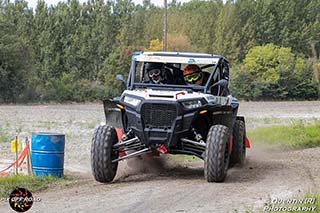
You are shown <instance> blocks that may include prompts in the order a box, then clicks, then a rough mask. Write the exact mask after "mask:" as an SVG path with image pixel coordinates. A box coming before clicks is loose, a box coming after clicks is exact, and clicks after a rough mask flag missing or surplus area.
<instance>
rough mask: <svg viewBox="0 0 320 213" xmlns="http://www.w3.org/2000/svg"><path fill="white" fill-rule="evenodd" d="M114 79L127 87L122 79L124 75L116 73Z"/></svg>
mask: <svg viewBox="0 0 320 213" xmlns="http://www.w3.org/2000/svg"><path fill="white" fill-rule="evenodd" d="M116 80H117V81H121V82H122V84H123V86H124V88H125V89H127V84H126V81H125V80H124V77H123V75H122V74H117V75H116Z"/></svg>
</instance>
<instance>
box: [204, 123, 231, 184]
mask: <svg viewBox="0 0 320 213" xmlns="http://www.w3.org/2000/svg"><path fill="white" fill-rule="evenodd" d="M229 135H230V133H229V128H228V127H226V126H223V125H214V126H212V127H211V128H210V130H209V132H208V136H207V141H206V155H205V159H204V176H205V178H206V180H207V181H208V182H223V181H224V180H225V178H226V176H227V171H228V167H229V157H230V146H229Z"/></svg>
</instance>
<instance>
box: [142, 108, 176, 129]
mask: <svg viewBox="0 0 320 213" xmlns="http://www.w3.org/2000/svg"><path fill="white" fill-rule="evenodd" d="M141 115H142V119H143V122H144V125H145V127H147V128H170V127H171V126H172V123H173V121H174V120H175V118H176V117H177V108H176V106H175V105H172V104H151V103H146V104H144V105H143V106H142V108H141Z"/></svg>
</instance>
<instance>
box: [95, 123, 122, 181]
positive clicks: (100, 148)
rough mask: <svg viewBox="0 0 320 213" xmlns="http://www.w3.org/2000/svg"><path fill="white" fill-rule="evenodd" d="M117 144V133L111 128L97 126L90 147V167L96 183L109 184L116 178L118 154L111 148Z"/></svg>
mask: <svg viewBox="0 0 320 213" xmlns="http://www.w3.org/2000/svg"><path fill="white" fill-rule="evenodd" d="M117 142H118V137H117V132H116V130H115V129H114V128H113V127H111V126H106V125H104V126H99V127H98V128H96V129H95V131H94V135H93V138H92V145H91V167H92V173H93V176H94V178H95V179H96V181H99V182H101V183H108V182H111V181H112V180H113V179H114V177H115V176H116V173H117V169H118V162H116V163H112V160H114V159H117V158H118V154H119V153H118V152H117V151H113V149H112V146H113V145H114V144H115V143H117Z"/></svg>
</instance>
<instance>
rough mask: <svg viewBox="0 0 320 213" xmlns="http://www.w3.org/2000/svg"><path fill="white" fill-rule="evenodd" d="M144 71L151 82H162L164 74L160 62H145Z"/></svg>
mask: <svg viewBox="0 0 320 213" xmlns="http://www.w3.org/2000/svg"><path fill="white" fill-rule="evenodd" d="M146 71H147V73H148V77H149V79H150V82H151V83H154V84H164V83H165V82H164V81H165V76H164V73H163V64H161V63H147V64H146Z"/></svg>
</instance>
